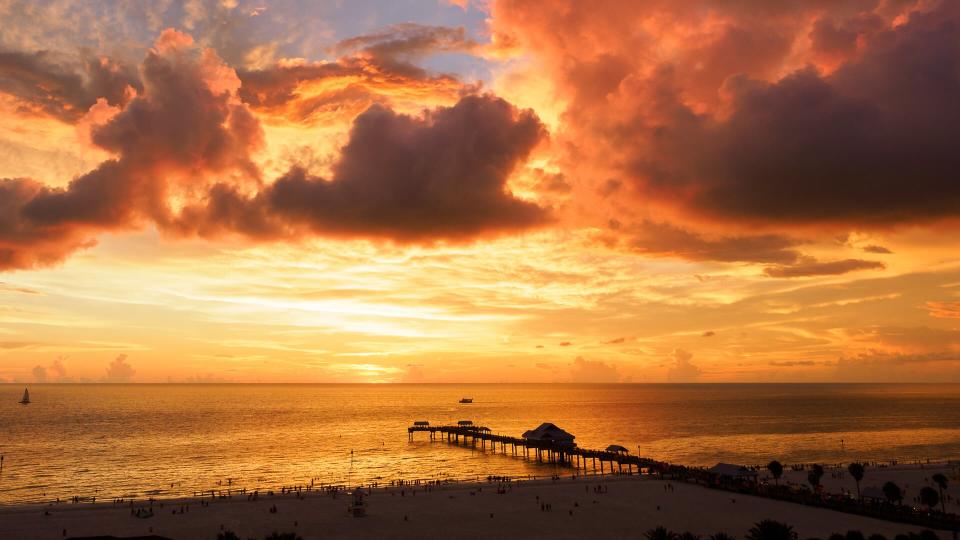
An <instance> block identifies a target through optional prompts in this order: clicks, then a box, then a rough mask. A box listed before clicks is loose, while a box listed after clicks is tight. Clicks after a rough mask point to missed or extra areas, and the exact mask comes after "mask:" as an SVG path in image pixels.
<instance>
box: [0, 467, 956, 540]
mask: <svg viewBox="0 0 960 540" xmlns="http://www.w3.org/2000/svg"><path fill="white" fill-rule="evenodd" d="M598 486H600V487H599V488H598ZM671 486H672V489H671ZM498 491H504V490H499V489H498V484H497V483H479V484H448V485H444V486H434V487H432V488H431V489H429V490H428V489H427V488H426V487H425V486H420V487H416V488H412V487H406V488H389V489H383V488H381V489H377V490H373V493H372V494H371V495H369V496H368V497H367V507H368V515H367V516H366V517H363V518H354V517H352V516H350V515H348V513H347V507H348V505H349V503H350V502H351V497H350V496H348V495H346V494H344V493H340V494H339V495H338V496H337V497H336V498H334V497H333V496H332V495H331V494H330V493H318V492H310V493H306V492H304V495H303V496H302V497H297V496H295V495H275V496H272V497H271V496H265V495H262V494H261V496H260V498H259V500H256V501H250V500H248V497H246V496H243V495H237V496H234V497H233V498H231V499H218V500H214V501H211V502H210V503H209V504H208V505H201V504H200V503H199V502H198V501H197V500H190V501H187V500H181V501H169V500H168V501H156V502H154V503H153V509H154V515H153V517H150V518H146V519H144V518H138V517H135V516H132V515H131V508H130V506H129V504H127V503H124V504H121V505H118V506H115V505H113V504H112V503H97V504H78V505H73V504H61V505H57V506H51V507H44V506H29V507H8V508H4V509H0V538H20V539H25V540H26V539H53V538H63V537H64V534H66V537H84V536H94V535H114V536H121V537H122V536H134V535H148V534H156V535H160V536H163V537H168V538H175V539H184V538H186V539H193V538H198V539H199V538H215V537H216V535H217V533H218V532H220V531H221V530H222V529H226V530H232V531H234V532H235V533H236V534H237V535H238V536H239V537H240V538H243V539H247V538H258V539H259V538H263V537H264V536H266V535H269V534H270V533H272V532H274V531H278V532H289V531H295V532H297V533H298V534H299V535H300V536H302V537H303V538H304V539H312V538H321V537H322V538H331V537H334V538H348V537H349V538H423V537H428V536H430V535H433V534H437V533H438V532H441V531H442V532H443V533H444V535H445V536H448V537H449V536H452V537H457V538H489V537H490V535H509V536H511V537H513V536H519V535H527V536H533V537H546V536H551V537H554V538H623V537H628V536H629V537H636V536H637V535H638V534H640V533H642V532H643V531H646V530H648V529H650V528H652V527H656V526H658V525H663V526H665V527H667V528H670V529H673V530H676V531H681V532H682V531H690V532H693V533H696V534H700V535H710V534H714V533H717V532H720V531H723V532H727V533H729V534H733V535H736V536H738V537H741V538H742V537H743V535H744V534H745V533H746V531H747V530H748V529H749V528H750V526H751V525H752V524H753V523H754V522H756V521H759V520H761V519H764V518H771V519H777V520H780V521H784V522H787V523H789V524H791V525H793V526H794V528H795V530H796V531H797V532H798V533H799V537H800V538H809V537H821V538H823V537H826V536H827V535H829V534H831V533H834V532H846V531H847V530H850V529H857V530H860V531H862V532H864V533H865V534H868V535H869V534H874V533H879V534H883V535H885V536H887V537H888V538H892V537H893V536H894V535H896V534H899V533H903V532H909V531H917V530H919V529H917V528H916V527H911V526H907V525H900V524H895V523H889V522H885V521H879V520H876V519H870V518H864V517H860V516H854V515H849V514H843V513H839V512H833V511H830V510H824V509H818V508H811V507H806V506H802V505H799V504H792V503H787V502H780V501H774V500H769V499H764V498H759V497H750V496H743V495H734V494H731V493H728V492H723V491H717V490H711V489H706V488H704V487H701V486H697V485H688V484H682V483H670V482H668V481H663V480H658V479H654V478H652V477H630V476H619V477H618V476H609V477H581V478H578V479H571V478H570V477H569V476H567V477H564V478H561V479H559V480H556V481H549V480H546V481H529V482H521V483H520V484H519V485H512V486H511V487H510V488H508V489H507V490H506V492H501V493H498ZM188 504H189V510H188V511H186V512H183V510H184V509H185V507H186V505H188ZM543 505H549V511H548V510H544V509H543V508H545V506H543ZM143 506H146V504H145V503H142V502H141V503H137V504H136V507H143ZM274 506H275V507H276V512H271V509H272V507H274ZM45 512H49V515H48V514H46V513H45ZM940 537H941V538H951V533H947V532H941V533H940Z"/></svg>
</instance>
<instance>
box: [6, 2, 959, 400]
mask: <svg viewBox="0 0 960 540" xmlns="http://www.w3.org/2000/svg"><path fill="white" fill-rule="evenodd" d="M346 4H348V5H346V6H344V5H341V4H337V3H331V5H329V6H328V5H326V4H324V3H307V4H306V5H297V4H296V3H289V4H287V3H278V4H276V5H272V4H268V5H266V6H265V7H264V6H261V5H260V4H259V3H256V2H246V1H243V0H234V1H219V2H218V1H210V2H202V1H197V2H192V1H191V2H174V3H170V4H169V5H167V4H164V5H163V6H160V5H157V6H150V7H145V5H128V9H124V10H116V9H111V8H110V6H109V2H106V3H103V4H101V3H96V2H90V3H80V4H79V5H75V6H64V5H61V4H60V3H42V2H41V3H20V2H0V19H2V20H4V21H7V22H6V23H5V27H6V28H9V29H11V30H9V31H7V30H6V29H5V31H4V32H3V35H2V36H0V382H100V381H109V382H167V381H173V382H738V381H761V382H766V381H770V382H774V381H776V382H793V381H795V382H813V381H837V382H859V381H863V382H874V381H890V382H900V381H931V382H942V381H954V382H960V327H958V322H960V258H958V257H957V248H958V242H957V240H956V239H957V238H960V235H958V218H960V183H958V181H957V171H958V170H960V153H958V152H956V150H955V145H956V141H957V140H960V105H958V103H960V101H958V100H957V99H956V96H957V95H958V92H960V5H958V4H957V3H954V2H946V1H945V2H938V1H932V0H930V1H928V0H858V1H849V2H825V1H824V2H821V1H810V2H773V3H771V2H768V1H759V0H758V1H753V0H742V1H737V2H713V1H708V0H694V1H692V2H667V1H663V0H640V1H637V2H620V1H614V0H610V1H605V0H600V1H595V2H570V1H563V0H557V1H555V2H553V1H551V2H520V1H514V0H489V1H472V0H470V1H462V2H459V1H458V2H448V1H439V2H438V1H428V0H422V1H419V2H411V3H409V5H407V4H408V3H407V2H396V3H391V4H390V9H387V7H384V9H383V10H379V11H377V10H375V12H369V11H366V10H368V9H369V8H367V7H361V6H359V5H349V4H351V3H349V2H348V3H346ZM107 12H109V15H106V14H105V13H107ZM78 19H79V20H86V21H89V22H90V24H89V25H67V23H66V21H69V20H78ZM36 25H40V28H36ZM31 28H32V29H31Z"/></svg>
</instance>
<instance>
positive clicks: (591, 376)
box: [570, 356, 622, 383]
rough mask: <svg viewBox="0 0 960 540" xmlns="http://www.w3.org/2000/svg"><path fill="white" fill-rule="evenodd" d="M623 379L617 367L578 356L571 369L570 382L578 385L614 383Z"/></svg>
mask: <svg viewBox="0 0 960 540" xmlns="http://www.w3.org/2000/svg"><path fill="white" fill-rule="evenodd" d="M621 379H622V377H621V375H620V371H619V370H618V369H617V368H616V366H614V365H611V364H607V363H606V362H601V361H599V360H587V359H585V358H583V357H581V356H578V357H577V358H576V359H575V360H574V361H573V364H572V365H571V367H570V380H571V381H572V382H577V383H613V382H620V380H621Z"/></svg>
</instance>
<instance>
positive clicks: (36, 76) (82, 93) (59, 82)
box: [0, 51, 140, 122]
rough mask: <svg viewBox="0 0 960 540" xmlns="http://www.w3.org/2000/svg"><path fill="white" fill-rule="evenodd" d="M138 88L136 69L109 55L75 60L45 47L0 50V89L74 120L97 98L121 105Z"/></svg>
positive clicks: (33, 107)
mask: <svg viewBox="0 0 960 540" xmlns="http://www.w3.org/2000/svg"><path fill="white" fill-rule="evenodd" d="M137 88H140V83H139V80H138V77H137V73H136V71H135V70H133V69H131V68H129V67H127V66H123V65H120V64H117V63H115V62H112V61H111V60H109V59H107V58H102V57H89V58H86V59H85V60H83V61H82V62H80V63H76V62H72V61H70V60H68V59H67V58H65V57H60V56H58V55H56V54H53V53H50V52H46V51H40V52H22V51H0V92H2V93H5V94H9V95H12V96H14V97H16V98H17V99H18V100H19V103H20V106H21V109H23V110H26V111H30V112H39V113H44V114H48V115H51V116H55V117H57V118H60V119H61V120H65V121H68V122H74V121H76V120H77V119H79V118H80V117H81V116H83V115H84V113H86V112H87V110H88V109H89V108H90V107H91V106H92V105H93V104H94V103H96V101H97V99H98V98H103V99H105V100H106V101H107V102H108V103H109V104H111V105H122V104H123V103H126V102H127V101H128V99H129V98H130V97H132V96H131V92H130V90H129V89H137Z"/></svg>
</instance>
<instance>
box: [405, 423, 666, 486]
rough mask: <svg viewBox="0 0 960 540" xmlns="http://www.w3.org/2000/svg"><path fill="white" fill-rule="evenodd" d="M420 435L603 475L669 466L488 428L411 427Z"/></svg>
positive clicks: (462, 426) (411, 438)
mask: <svg viewBox="0 0 960 540" xmlns="http://www.w3.org/2000/svg"><path fill="white" fill-rule="evenodd" d="M418 432H419V433H428V434H429V435H430V440H436V439H438V438H439V439H446V440H447V442H452V443H457V444H459V443H460V442H461V441H462V442H463V443H464V444H470V445H473V446H476V445H479V446H480V447H481V448H483V449H486V446H487V445H489V446H490V449H491V450H492V451H494V452H496V451H497V448H498V446H499V449H500V452H501V453H504V454H505V453H507V452H508V451H509V452H510V453H511V454H512V455H514V456H519V455H521V454H522V455H523V457H524V458H527V459H530V458H531V457H532V458H533V459H536V460H537V461H539V462H544V463H557V464H560V465H568V466H571V467H575V468H576V469H578V470H589V469H590V468H592V469H593V470H594V471H596V470H597V465H599V467H600V473H601V474H603V473H605V472H606V471H605V469H607V468H608V469H609V471H610V472H620V473H624V472H626V473H627V474H634V473H640V472H643V471H644V470H648V471H649V470H660V469H661V468H662V467H665V466H668V464H666V463H663V462H661V461H656V460H654V459H650V458H644V457H640V456H633V455H630V454H627V453H625V452H610V451H607V450H592V449H588V448H580V447H579V446H577V445H576V444H573V443H569V442H565V441H551V440H542V439H525V438H521V437H511V436H509V435H499V434H495V433H493V432H492V430H491V429H490V428H488V427H484V426H464V425H441V426H430V425H422V424H414V425H412V426H410V427H408V428H407V436H408V437H409V439H410V440H413V436H414V434H415V433H418ZM614 469H616V471H615V470H614ZM624 469H626V470H624Z"/></svg>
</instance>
